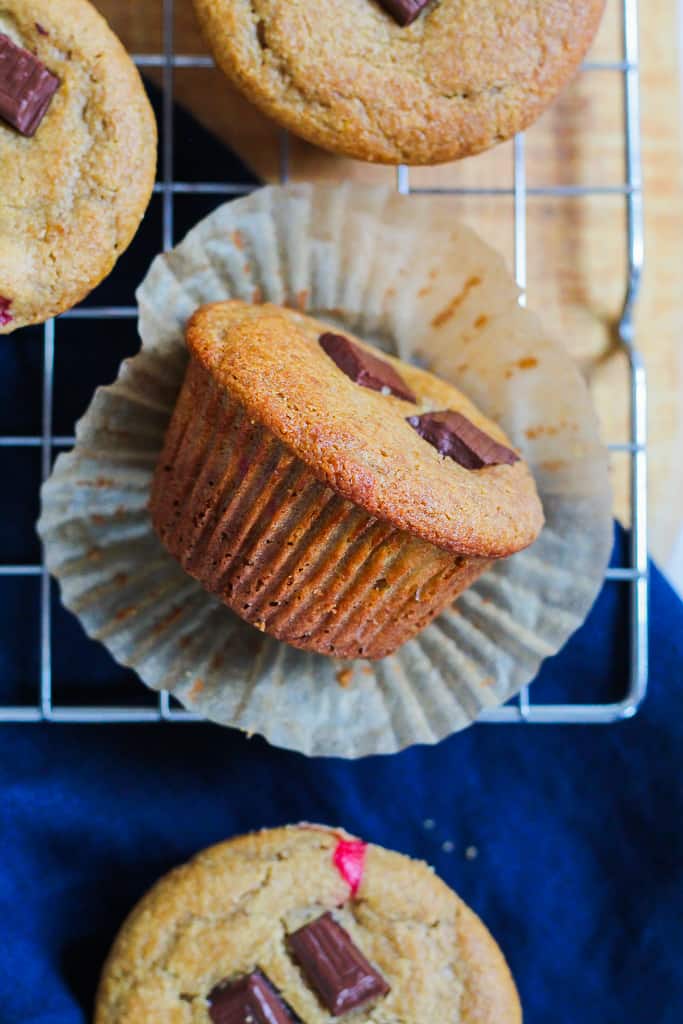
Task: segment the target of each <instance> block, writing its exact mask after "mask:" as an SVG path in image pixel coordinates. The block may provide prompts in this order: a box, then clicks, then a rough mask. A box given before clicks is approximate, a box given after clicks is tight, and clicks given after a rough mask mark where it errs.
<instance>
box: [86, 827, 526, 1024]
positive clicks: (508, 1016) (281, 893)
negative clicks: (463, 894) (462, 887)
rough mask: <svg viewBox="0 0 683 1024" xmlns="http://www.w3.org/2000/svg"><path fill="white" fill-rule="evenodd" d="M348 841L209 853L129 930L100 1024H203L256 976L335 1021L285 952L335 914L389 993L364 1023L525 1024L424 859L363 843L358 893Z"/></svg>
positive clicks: (488, 948)
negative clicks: (218, 998) (343, 853)
mask: <svg viewBox="0 0 683 1024" xmlns="http://www.w3.org/2000/svg"><path fill="white" fill-rule="evenodd" d="M348 838H349V837H347V836H346V835H345V834H344V833H341V832H333V831H331V830H328V829H325V828H323V827H310V826H309V827H298V826H292V827H289V828H278V829H272V830H266V831H263V832H258V833H255V834H253V835H249V836H242V837H239V838H237V839H233V840H231V841H229V842H225V843H221V844H219V845H217V846H213V847H211V848H209V849H208V850H204V851H203V852H202V853H200V854H198V856H196V857H195V858H194V859H193V860H191V861H190V862H189V863H188V864H185V865H183V866H182V867H179V868H177V869H176V870H175V871H172V872H171V873H170V874H169V875H167V876H166V877H165V878H163V879H161V881H160V882H158V883H157V884H156V885H155V886H154V888H153V889H152V890H151V891H150V892H149V893H148V894H147V895H146V896H145V897H144V899H143V900H142V901H141V902H140V903H139V904H138V906H137V907H136V908H135V909H134V910H133V912H132V913H131V915H130V916H129V918H128V920H127V921H126V922H125V924H124V925H123V928H122V929H121V931H120V933H119V936H118V938H117V940H116V942H115V944H114V948H113V949H112V951H111V954H110V956H109V959H108V961H107V964H106V966H105V969H104V973H103V976H102V982H101V984H100V990H99V993H98V998H97V1005H96V1013H95V1022H96V1024H141V1022H143V1021H149V1022H151V1021H159V1022H161V1021H169V1022H170V1021H177V1022H179V1024H181V1022H185V1024H189V1022H190V1021H193V1022H202V1024H203V1022H206V1024H209V1020H210V1018H209V1004H208V996H209V994H210V993H211V992H212V991H213V990H214V987H215V986H217V985H219V984H220V983H221V982H223V981H224V980H226V979H228V980H232V979H234V978H235V977H239V976H240V975H245V974H248V973H249V972H251V971H253V970H254V968H255V967H256V968H260V970H261V971H263V972H264V973H265V974H266V976H267V977H268V978H269V979H270V981H271V982H272V984H273V985H274V986H275V987H276V989H277V990H278V991H279V992H280V994H281V995H282V997H283V998H284V999H285V1000H286V1002H287V1003H288V1004H289V1006H290V1007H291V1008H292V1009H293V1010H294V1012H295V1013H296V1014H298V1016H299V1017H300V1018H301V1020H302V1021H303V1022H305V1024H332V1022H333V1021H335V1020H339V1019H341V1020H345V1019H347V1018H346V1017H341V1018H338V1017H333V1016H331V1015H330V1013H329V1012H328V1011H327V1010H326V1009H325V1008H324V1006H323V1005H322V1003H321V1002H320V1000H319V999H318V998H317V997H316V994H315V993H314V991H313V990H312V988H311V986H310V984H309V983H307V981H306V980H305V979H304V977H303V975H302V972H301V970H300V968H299V967H298V965H297V963H296V962H295V960H294V959H293V957H292V955H291V953H290V952H289V950H288V948H287V936H288V934H291V932H293V931H294V930H296V929H297V928H299V927H301V926H302V925H304V924H306V923H308V922H310V921H311V920H314V919H316V918H317V917H319V916H320V915H322V914H324V913H325V912H326V911H330V912H332V914H333V916H334V917H335V919H336V920H337V921H338V922H339V923H340V924H341V925H342V927H344V928H345V929H346V931H347V932H348V933H349V934H350V935H351V938H352V940H353V942H354V943H355V945H356V946H357V947H358V948H359V949H360V950H361V951H362V953H363V954H364V956H365V957H366V958H367V960H368V961H370V963H371V964H372V965H373V966H374V967H375V968H376V969H377V970H378V971H379V972H380V973H381V975H382V976H383V977H384V978H385V979H386V981H387V982H388V983H389V985H390V986H391V991H390V992H389V994H388V995H386V996H385V997H384V998H381V999H380V1000H378V1001H376V1002H374V1003H373V1004H372V1005H371V1006H370V1007H369V1008H366V1009H362V1010H359V1011H357V1012H356V1013H354V1014H353V1015H352V1016H350V1017H349V1018H348V1019H349V1020H353V1021H354V1022H355V1024H373V1022H374V1024H399V1022H400V1024H432V1022H434V1024H436V1022H448V1024H520V1021H521V1012H520V1007H519V1000H518V997H517V992H516V990H515V986H514V983H513V981H512V978H511V977H510V972H509V970H508V967H507V964H506V963H505V960H504V958H503V956H502V954H501V952H500V950H499V949H498V947H497V945H496V943H495V942H494V940H493V939H492V937H491V935H490V934H489V932H488V931H487V930H486V928H485V927H484V925H483V924H482V922H481V921H480V920H479V918H478V917H477V916H476V915H475V914H474V913H473V912H472V911H471V910H470V909H469V908H468V907H467V906H466V905H465V904H464V903H463V902H462V900H461V899H460V898H459V897H458V896H457V895H456V894H455V893H454V892H453V890H452V889H450V888H449V887H448V886H447V885H445V883H444V882H442V881H441V879H439V878H438V877H437V876H436V875H435V874H434V873H433V872H432V871H431V870H430V869H429V868H428V867H427V865H426V864H424V863H421V862H420V861H414V860H410V859H409V858H408V857H405V856H402V855H401V854H398V853H393V852H391V851H389V850H385V849H383V848H382V847H379V846H373V845H369V846H367V848H366V849H365V852H364V858H363V864H362V873H361V878H360V886H359V888H358V890H357V892H356V895H355V898H352V894H351V891H350V887H349V884H348V883H347V881H346V880H345V879H344V877H343V875H342V873H340V871H339V870H338V868H337V867H336V866H335V851H336V850H337V848H338V844H339V840H340V839H342V840H347V841H348Z"/></svg>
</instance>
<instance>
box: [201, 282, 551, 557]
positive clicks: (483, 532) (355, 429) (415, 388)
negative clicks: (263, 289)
mask: <svg viewBox="0 0 683 1024" xmlns="http://www.w3.org/2000/svg"><path fill="white" fill-rule="evenodd" d="M187 344H188V348H189V350H190V352H191V354H192V355H193V356H194V358H195V359H197V360H198V361H199V362H200V363H201V364H202V365H203V366H204V368H205V369H206V370H208V372H209V373H210V374H211V376H212V377H213V379H214V380H215V381H216V382H217V383H218V384H219V385H220V386H221V387H222V388H223V389H225V391H226V392H227V393H228V394H229V395H230V396H231V397H232V398H233V399H235V400H237V402H238V403H239V404H240V405H241V406H243V407H244V408H245V410H246V412H247V415H249V416H250V417H252V418H253V419H254V420H256V421H258V422H260V423H262V424H263V425H264V426H265V427H267V428H268V429H269V430H270V431H271V432H272V433H273V434H274V435H275V436H276V437H277V438H278V440H279V441H280V442H282V443H283V444H285V445H287V447H288V448H290V449H291V450H292V451H293V452H294V454H295V455H296V456H297V457H298V458H299V459H302V460H303V461H304V462H305V463H306V464H307V465H308V466H309V467H310V468H311V469H312V470H313V472H314V473H315V475H316V476H317V477H318V479H321V480H323V481H324V482H325V483H327V484H328V485H329V486H330V487H331V488H332V489H333V490H334V491H336V493H337V494H341V495H342V497H344V498H347V499H348V500H349V501H352V502H354V503H355V504H356V505H359V506H360V507H361V508H363V509H365V511H366V512H369V513H370V515H372V516H376V517H377V518H378V519H382V520H384V521H387V522H390V523H392V524H393V525H394V526H396V527H398V529H401V530H406V531H408V532H410V533H412V534H414V535H416V536H418V537H421V538H422V539H423V540H426V541H429V542H430V543H432V544H435V545H436V546H437V547H441V548H443V549H444V550H447V551H451V552H453V553H454V554H459V555H475V556H479V557H484V558H504V557H506V556H508V555H510V554H512V553H513V552H515V551H519V550H521V549H522V548H524V547H526V546H528V545H529V544H531V543H532V542H533V541H534V540H535V539H536V537H537V536H538V533H539V531H540V529H541V527H542V525H543V512H542V508H541V503H540V500H539V497H538V494H537V492H536V486H535V483H534V479H533V476H532V474H531V471H530V469H529V467H528V466H527V464H526V463H525V462H524V461H523V460H522V459H521V458H520V457H519V456H518V454H517V453H516V452H514V451H513V449H512V448H511V447H509V446H510V441H509V440H508V438H507V437H506V435H505V433H504V432H503V430H502V429H501V428H500V427H499V426H498V424H496V423H494V422H493V421H492V420H490V419H488V418H487V417H486V416H484V414H483V413H482V412H480V411H479V409H477V407H476V406H475V405H474V404H473V403H472V402H471V401H470V400H469V399H468V398H467V397H466V396H465V395H464V394H463V393H462V392H461V391H459V390H458V389H457V388H456V387H454V386H453V385H452V384H449V383H447V382H446V381H443V380H441V379H439V378H438V377H435V376H434V375H433V374H431V373H428V372H427V371H426V370H421V369H419V368H418V367H416V366H412V365H410V364H408V363H404V362H403V361H401V360H400V359H395V358H393V357H392V356H389V355H387V354H386V353H384V352H381V351H379V350H378V349H377V348H375V347H373V346H371V345H367V344H365V343H364V342H362V341H360V340H359V339H358V338H356V337H355V336H354V335H352V334H350V333H349V332H348V331H344V333H343V334H337V333H335V328H333V327H330V326H329V325H328V324H325V323H323V322H321V321H319V320H315V319H314V318H313V317H309V316H305V315H304V314H302V313H298V312H296V311H295V310H291V309H285V308H283V307H280V306H275V305H271V304H269V303H264V304H263V305H250V304H249V303H245V302H241V301H238V300H233V301H230V302H222V303H214V304H212V305H208V306H204V307H202V308H201V309H199V310H198V311H197V312H196V313H195V315H194V316H193V317H192V319H191V320H190V322H189V324H188V327H187ZM366 355H370V356H371V360H372V361H371V363H370V364H369V365H365V362H364V360H365V358H366ZM359 360H360V362H359ZM373 375H374V378H373ZM387 375H388V376H387ZM364 381H365V382H364ZM446 412H448V413H450V414H456V415H459V416H460V417H461V420H459V421H456V423H455V425H454V426H455V431H456V433H459V432H460V431H461V428H462V426H463V423H464V424H465V425H466V427H465V429H466V431H468V432H471V429H472V428H473V429H474V430H475V431H476V435H477V436H476V438H475V441H474V442H473V443H474V447H475V448H477V447H478V443H477V442H478V441H481V440H482V439H483V438H485V439H486V441H485V442H484V443H488V444H490V445H493V446H494V452H493V456H492V461H487V458H488V456H487V453H486V452H483V455H484V461H485V462H486V464H485V465H478V462H477V459H476V453H473V452H471V451H469V449H468V450H464V451H463V450H458V451H455V452H449V451H447V448H448V442H449V439H450V440H452V438H451V436H450V434H449V429H450V422H449V418H448V416H446V417H441V418H439V416H438V414H439V413H446ZM434 414H437V415H436V422H433V420H434V419H435V417H434ZM460 439H461V438H460V437H456V438H455V441H454V442H453V443H455V444H457V443H458V441H459V440H460ZM462 440H464V441H465V442H468V441H469V437H466V436H464V435H463V436H462ZM479 450H480V451H482V450H481V449H479ZM468 455H475V459H474V462H472V461H469V460H468V458H467V456H468Z"/></svg>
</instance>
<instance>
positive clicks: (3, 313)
mask: <svg viewBox="0 0 683 1024" xmlns="http://www.w3.org/2000/svg"><path fill="white" fill-rule="evenodd" d="M11 305H12V300H11V299H6V298H4V296H2V295H0V327H6V326H7V324H11V323H12V321H13V320H14V317H13V316H12V314H11V313H10V307H11Z"/></svg>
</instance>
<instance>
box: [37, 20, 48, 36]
mask: <svg viewBox="0 0 683 1024" xmlns="http://www.w3.org/2000/svg"><path fill="white" fill-rule="evenodd" d="M35 25H36V28H37V29H38V31H39V32H40V34H41V36H49V34H50V33H49V32H48V30H47V29H46V28H43V26H42V25H41V24H40V22H39V21H37V22H36V23H35Z"/></svg>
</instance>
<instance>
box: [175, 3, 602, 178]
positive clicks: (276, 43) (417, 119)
mask: <svg viewBox="0 0 683 1024" xmlns="http://www.w3.org/2000/svg"><path fill="white" fill-rule="evenodd" d="M194 4H195V8H196V11H197V15H198V18H199V23H200V25H201V27H202V30H203V33H204V36H205V38H206V41H207V43H208V45H209V46H210V48H211V49H212V51H213V53H214V56H215V58H216V61H217V63H218V64H219V66H220V67H221V68H222V70H223V71H224V72H225V74H226V75H227V76H228V77H229V78H230V79H231V81H232V82H233V83H234V84H235V85H236V86H237V87H238V88H239V89H240V90H241V91H242V92H243V93H244V94H245V95H246V96H247V98H248V99H250V100H252V102H253V103H255V104H256V106H258V107H259V108H260V109H261V110H263V111H264V112H265V113H266V114H268V115H270V116H271V117H273V118H274V119H275V120H277V121H279V122H280V123H281V124H283V125H284V126H285V127H287V128H289V129H290V130H291V131H293V132H295V133H296V134H298V135H301V136H302V137H303V138H305V139H308V141H309V142H313V143H315V144H317V145H319V146H322V147H323V148H325V149H330V150H333V151H335V152H339V153H343V154H345V155H347V156H351V157H355V158H357V159H361V160H369V161H374V162H379V163H390V164H394V163H409V164H434V163H441V162H444V161H447V160H455V159H458V158H460V157H464V156H469V155H472V154H474V153H478V152H480V151H481V150H484V149H487V148H488V147H489V146H492V145H494V144H495V143H497V142H501V141H503V140H504V139H507V138H509V137H510V136H511V135H513V134H514V133H515V132H516V131H520V130H521V129H523V128H525V127H526V126H527V125H529V124H530V123H531V122H532V121H533V120H535V118H537V117H538V115H539V114H540V113H541V112H542V111H543V110H544V108H545V107H546V106H547V105H548V104H549V103H550V102H551V101H552V100H553V99H554V97H555V96H556V95H557V93H558V92H559V91H560V90H561V89H562V87H563V86H564V85H565V83H566V82H567V81H568V80H569V79H570V78H571V77H572V75H573V74H574V71H575V70H576V68H577V67H578V65H579V63H580V62H581V60H582V58H583V56H584V54H585V53H586V50H587V49H588V47H589V45H590V43H591V41H592V39H593V36H594V34H595V32H596V30H597V27H598V25H599V22H600V18H601V15H602V11H603V8H604V0H503V2H497V3H495V4H492V3H490V2H489V0H440V2H434V0H432V3H430V4H429V5H428V6H427V8H426V9H425V10H424V11H423V12H422V13H421V14H420V15H419V16H418V18H417V19H416V21H415V22H414V23H413V24H412V25H411V26H409V27H408V28H402V27H401V26H399V25H398V24H397V23H396V22H395V21H394V20H393V18H392V17H391V16H390V15H389V14H387V13H386V11H385V10H384V9H383V8H382V7H381V6H380V4H379V3H378V2H377V0H347V2H345V3H343V4H331V3H329V2H327V0H194Z"/></svg>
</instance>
